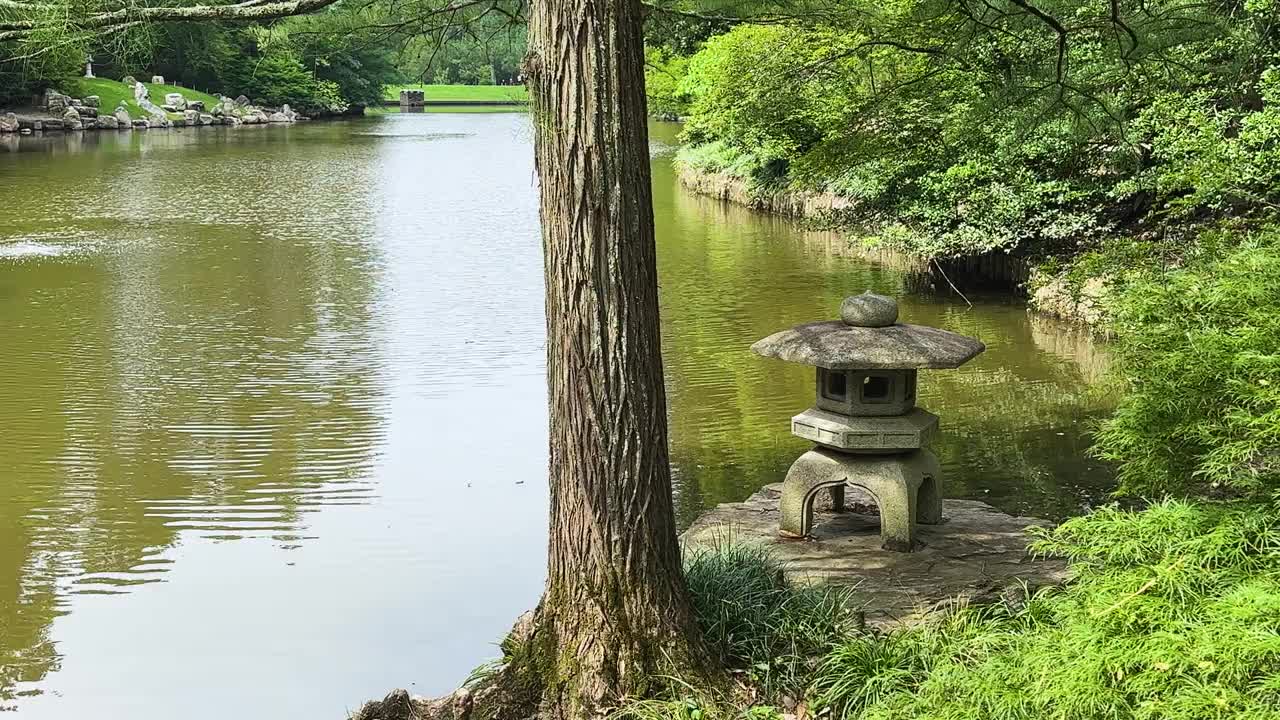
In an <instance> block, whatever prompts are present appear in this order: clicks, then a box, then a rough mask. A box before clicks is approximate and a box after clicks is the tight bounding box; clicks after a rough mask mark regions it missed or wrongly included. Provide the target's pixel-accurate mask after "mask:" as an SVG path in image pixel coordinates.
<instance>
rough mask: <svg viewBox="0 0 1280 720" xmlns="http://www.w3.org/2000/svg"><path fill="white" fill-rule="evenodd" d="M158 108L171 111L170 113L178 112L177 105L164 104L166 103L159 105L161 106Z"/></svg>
mask: <svg viewBox="0 0 1280 720" xmlns="http://www.w3.org/2000/svg"><path fill="white" fill-rule="evenodd" d="M160 109H161V110H163V111H165V112H171V113H176V112H178V107H177V106H176V105H168V104H166V105H161V106H160Z"/></svg>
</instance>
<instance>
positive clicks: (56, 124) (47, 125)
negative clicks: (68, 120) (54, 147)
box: [36, 118, 62, 132]
mask: <svg viewBox="0 0 1280 720" xmlns="http://www.w3.org/2000/svg"><path fill="white" fill-rule="evenodd" d="M37 124H38V125H40V127H38V128H36V129H37V130H44V131H45V132H59V131H60V130H62V121H61V120H57V119H54V118H50V119H48V120H44V121H43V122H40V123H37Z"/></svg>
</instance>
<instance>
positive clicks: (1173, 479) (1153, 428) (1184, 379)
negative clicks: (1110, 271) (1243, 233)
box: [1097, 230, 1280, 495]
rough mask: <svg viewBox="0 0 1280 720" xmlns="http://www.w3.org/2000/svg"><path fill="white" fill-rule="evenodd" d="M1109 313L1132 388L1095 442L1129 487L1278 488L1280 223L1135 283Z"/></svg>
mask: <svg viewBox="0 0 1280 720" xmlns="http://www.w3.org/2000/svg"><path fill="white" fill-rule="evenodd" d="M1112 313H1113V316H1114V323H1113V324H1114V328H1115V332H1116V341H1115V342H1114V343H1113V346H1114V349H1115V363H1116V371H1117V372H1118V373H1119V374H1121V375H1122V377H1123V378H1124V380H1125V381H1126V383H1127V388H1126V391H1125V394H1124V396H1123V398H1122V399H1121V401H1120V405H1119V407H1118V408H1117V410H1116V412H1115V414H1114V416H1113V417H1111V418H1110V419H1109V420H1107V421H1106V422H1105V423H1104V424H1103V426H1102V428H1101V431H1100V432H1099V433H1098V436H1097V449H1098V451H1099V453H1100V454H1101V455H1102V456H1103V457H1105V458H1108V459H1111V460H1114V461H1116V462H1117V463H1118V464H1119V477H1120V480H1121V482H1122V490H1124V491H1127V492H1130V493H1138V494H1147V495H1158V494H1161V493H1166V492H1182V491H1187V490H1194V489H1201V490H1203V489H1205V488H1206V486H1207V487H1209V488H1213V487H1226V488H1230V489H1231V490H1234V491H1237V492H1245V493H1251V492H1265V491H1268V490H1273V489H1275V488H1277V487H1280V343H1278V341H1277V338H1280V230H1271V231H1268V232H1264V233H1261V234H1258V235H1256V236H1254V237H1251V238H1248V239H1246V240H1244V241H1243V243H1242V244H1241V245H1240V246H1239V247H1238V248H1235V249H1233V250H1229V251H1225V254H1224V255H1223V256H1221V257H1215V256H1214V254H1213V253H1205V254H1202V255H1201V256H1198V257H1195V258H1192V259H1191V260H1190V262H1189V263H1188V264H1187V265H1186V266H1185V267H1183V268H1181V269H1177V270H1173V271H1170V272H1167V273H1164V272H1156V273H1150V274H1148V275H1146V276H1142V277H1139V278H1137V279H1134V280H1132V281H1131V282H1130V283H1129V284H1128V286H1127V288H1126V289H1125V290H1124V291H1123V292H1122V293H1121V294H1120V296H1119V298H1118V300H1117V301H1116V303H1115V306H1114V307H1113V309H1112Z"/></svg>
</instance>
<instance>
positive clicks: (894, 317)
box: [840, 290, 898, 328]
mask: <svg viewBox="0 0 1280 720" xmlns="http://www.w3.org/2000/svg"><path fill="white" fill-rule="evenodd" d="M840 319H841V320H844V324H845V325H852V326H853V327H868V328H878V327H889V326H890V325H892V324H894V323H896V322H898V301H897V300H894V299H893V298H891V297H889V296H887V295H876V294H875V293H873V292H871V291H870V290H868V291H867V292H864V293H862V294H861V295H850V296H849V297H847V298H845V299H844V302H842V303H840Z"/></svg>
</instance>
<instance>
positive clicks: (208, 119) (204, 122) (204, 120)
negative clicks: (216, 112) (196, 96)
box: [199, 113, 213, 125]
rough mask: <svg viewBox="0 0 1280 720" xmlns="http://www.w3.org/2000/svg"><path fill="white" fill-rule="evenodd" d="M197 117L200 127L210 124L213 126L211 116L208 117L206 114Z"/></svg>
mask: <svg viewBox="0 0 1280 720" xmlns="http://www.w3.org/2000/svg"><path fill="white" fill-rule="evenodd" d="M199 117H200V124H201V125H212V124H213V116H212V115H210V114H208V113H200V116H199Z"/></svg>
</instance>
